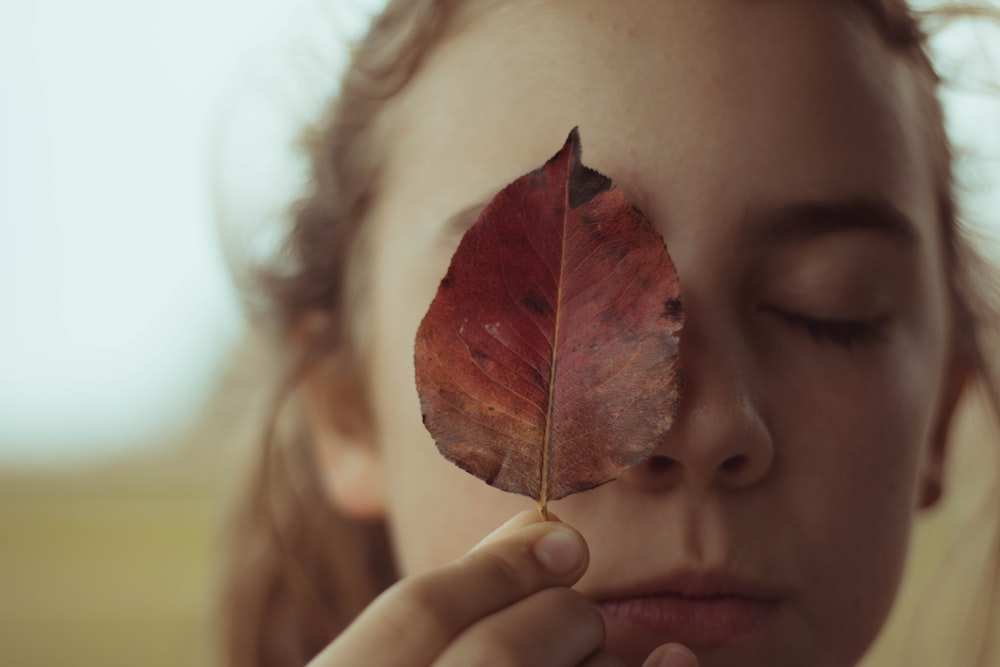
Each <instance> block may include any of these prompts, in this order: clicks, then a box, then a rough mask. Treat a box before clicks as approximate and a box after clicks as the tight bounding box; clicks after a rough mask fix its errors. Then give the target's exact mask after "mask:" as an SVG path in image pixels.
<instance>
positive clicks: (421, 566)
mask: <svg viewBox="0 0 1000 667" xmlns="http://www.w3.org/2000/svg"><path fill="white" fill-rule="evenodd" d="M385 266H386V268H385V269H380V270H379V271H378V272H377V274H376V275H377V276H379V280H380V281H383V282H381V283H380V284H376V285H373V290H372V291H373V295H374V298H373V300H372V304H371V306H372V317H373V323H372V324H373V326H372V337H371V340H370V341H369V345H370V347H369V353H370V359H371V365H370V369H371V376H370V377H371V384H370V387H371V400H372V404H373V407H374V413H375V414H374V417H375V420H376V423H377V424H378V439H379V443H378V446H379V447H380V451H381V454H382V466H383V471H384V478H385V485H386V490H387V491H386V492H387V520H388V523H389V527H390V531H391V534H392V537H393V541H394V546H395V552H396V557H397V562H398V563H399V566H400V568H401V570H402V573H403V574H411V573H413V572H418V571H422V570H426V569H428V568H430V567H435V566H438V565H441V564H444V563H446V562H448V561H450V560H452V559H454V558H457V557H458V556H461V555H462V554H464V553H465V552H467V551H468V550H469V549H470V548H471V547H473V546H474V545H475V544H476V543H478V542H479V541H480V540H481V539H482V538H484V537H485V536H486V535H488V534H489V533H491V532H492V531H493V529H494V528H496V527H497V526H499V525H500V524H502V523H504V522H505V521H506V520H507V519H508V518H510V516H511V515H513V514H515V513H517V512H519V511H521V510H524V509H529V508H531V507H532V506H533V505H534V503H533V501H531V500H529V499H527V498H522V497H520V496H514V495H511V494H508V493H503V492H501V491H498V490H496V489H494V488H492V487H490V486H488V485H487V484H486V483H484V482H482V481H481V480H479V479H478V478H476V477H473V476H472V475H470V474H468V473H466V472H464V471H463V470H461V469H459V468H458V467H456V466H455V465H453V464H452V463H451V462H449V461H447V460H445V459H444V457H442V456H441V454H440V453H439V452H438V450H437V447H436V446H435V444H434V441H433V439H432V438H431V436H430V434H429V433H428V432H427V430H426V429H425V428H424V425H423V421H422V418H421V414H420V400H419V398H418V396H417V390H416V384H415V381H414V366H413V343H414V337H415V335H416V331H417V327H418V325H419V323H420V319H421V318H422V317H423V314H424V312H425V311H426V309H427V307H428V305H429V304H430V301H431V298H432V297H433V295H434V290H435V289H436V287H437V282H438V280H439V278H440V275H443V274H444V269H443V268H442V269H441V274H440V275H438V274H436V273H435V274H434V275H433V276H431V275H430V273H428V274H427V276H426V278H421V279H420V280H413V279H412V277H411V278H410V279H408V280H403V279H402V278H403V276H402V275H400V274H401V271H400V269H398V268H392V267H393V266H395V267H399V266H400V264H393V263H392V262H388V263H386V264H385ZM415 274H416V272H414V273H411V274H410V275H411V276H412V275H415Z"/></svg>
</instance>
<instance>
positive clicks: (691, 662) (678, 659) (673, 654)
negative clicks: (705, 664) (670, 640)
mask: <svg viewBox="0 0 1000 667" xmlns="http://www.w3.org/2000/svg"><path fill="white" fill-rule="evenodd" d="M657 667H698V661H697V660H696V659H695V657H694V656H693V655H692V654H691V652H690V651H688V650H686V649H682V648H680V647H678V646H671V647H670V648H668V649H667V650H666V651H664V653H663V657H662V658H660V663H659V665H657Z"/></svg>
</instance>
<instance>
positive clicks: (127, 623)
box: [0, 0, 1000, 667]
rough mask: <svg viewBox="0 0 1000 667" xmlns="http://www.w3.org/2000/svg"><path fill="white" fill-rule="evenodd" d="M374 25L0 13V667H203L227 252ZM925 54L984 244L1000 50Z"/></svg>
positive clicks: (222, 411) (358, 19)
mask: <svg viewBox="0 0 1000 667" xmlns="http://www.w3.org/2000/svg"><path fill="white" fill-rule="evenodd" d="M381 4H382V2H381V1H380V0H369V1H362V0H346V1H345V0H329V1H327V2H324V1H323V0H240V1H239V2H237V1H236V0H173V1H172V2H170V3H163V2H158V1H153V0H91V1H90V2H87V3H80V2H76V1H75V0H32V1H31V2H23V1H13V0H0V323H2V324H0V665H32V666H34V665H68V664H73V665H103V666H106V667H110V666H115V665H135V664H143V665H147V666H148V667H157V666H159V665H211V664H214V660H215V653H214V651H215V648H214V641H215V638H214V637H215V632H216V630H217V628H216V625H215V620H214V616H213V606H212V604H213V595H214V593H215V591H216V585H217V581H218V576H217V575H218V565H217V563H216V554H217V550H218V548H219V545H220V541H221V533H220V529H221V527H222V526H223V525H224V522H225V516H226V514H225V512H226V503H227V501H228V499H229V498H230V497H231V494H232V491H233V487H234V485H235V484H236V483H237V482H238V480H239V471H240V470H241V469H242V468H243V466H244V459H245V458H246V454H247V453H248V452H249V451H251V450H252V448H253V447H254V445H255V441H254V435H255V434H256V433H259V429H260V427H261V423H262V412H263V409H264V406H265V405H266V399H267V392H268V389H269V387H268V386H266V385H263V384H261V383H260V382H258V381H257V380H259V379H260V374H259V373H257V374H255V372H254V371H255V370H256V369H257V367H259V366H260V364H261V363H262V361H261V356H260V348H259V346H258V345H256V344H255V343H253V342H252V341H251V339H250V337H249V336H248V335H247V323H246V321H245V319H244V318H243V316H242V314H241V311H240V308H239V304H238V298H237V294H236V292H235V290H234V288H233V286H232V284H231V280H230V278H229V274H228V272H227V269H226V264H225V253H224V252H223V249H222V248H223V247H224V246H225V247H226V248H229V249H233V248H235V249H236V250H237V251H238V254H240V255H241V256H243V257H251V258H252V257H255V256H258V254H259V255H260V256H266V255H267V253H268V251H269V250H270V249H272V248H273V246H274V240H275V234H276V231H277V229H278V224H279V222H280V219H281V215H282V210H283V209H284V208H285V207H286V206H287V205H288V203H289V202H290V201H291V200H292V199H294V197H295V195H296V193H298V192H299V191H300V190H301V187H302V183H303V164H302V162H301V160H300V158H299V156H298V155H297V154H296V151H295V148H294V145H293V144H294V140H295V137H296V133H297V131H298V130H299V128H301V127H302V125H303V124H304V123H306V122H307V121H309V120H310V119H311V118H312V117H313V116H314V115H315V113H316V111H317V109H318V108H319V106H320V105H321V104H322V102H323V101H324V100H326V99H327V98H328V97H329V95H331V94H332V93H333V92H334V91H335V87H336V81H337V76H338V74H339V72H340V70H341V68H342V67H343V62H344V57H345V55H346V51H347V44H348V43H349V41H350V39H352V38H353V37H354V36H356V35H358V34H359V33H360V31H361V30H362V29H363V27H364V26H365V25H366V23H367V20H368V17H370V15H371V14H372V12H373V11H376V10H377V8H378V7H379V6H380V5H381ZM935 49H936V53H937V54H938V58H939V59H940V62H941V63H942V67H943V68H944V70H945V71H946V73H949V74H952V75H953V76H955V77H956V78H957V79H958V80H959V81H960V82H961V88H959V89H956V90H951V92H949V94H948V99H947V105H948V114H949V122H950V127H951V131H952V133H953V136H954V137H955V139H956V141H957V142H958V144H959V146H960V147H961V148H962V155H963V162H962V164H961V170H960V176H961V178H962V181H963V183H964V185H965V188H966V202H965V203H966V209H967V210H968V212H969V214H970V217H971V218H973V219H976V220H981V221H983V222H984V223H987V227H986V228H987V229H988V230H991V231H992V233H997V231H998V228H997V227H995V226H994V227H989V226H988V225H989V223H991V222H995V221H1000V215H997V214H996V211H1000V194H998V193H1000V188H998V187H997V185H998V184H1000V169H998V168H997V166H998V158H1000V122H998V121H1000V104H998V97H1000V96H998V95H996V94H995V93H991V92H990V91H989V85H990V79H989V77H990V76H991V73H993V74H996V75H997V76H1000V32H998V31H996V30H993V31H977V30H974V29H972V28H971V27H969V26H965V25H959V26H956V27H953V28H949V29H948V30H947V31H945V32H944V33H942V35H941V36H940V38H938V39H937V40H936V41H935ZM995 80H996V79H995V78H994V79H993V81H994V83H995ZM220 236H221V237H222V238H225V239H226V243H225V244H221V243H220ZM994 254H995V256H998V257H1000V253H994ZM960 428H963V429H967V430H968V431H969V433H970V434H971V437H970V438H967V439H968V440H969V441H971V442H976V441H979V442H980V444H982V440H983V437H978V436H977V434H980V433H986V430H985V429H987V428H988V425H986V424H985V423H984V422H983V421H982V417H981V415H979V414H978V413H976V412H975V410H970V411H969V416H968V417H967V418H966V419H964V420H963V423H962V425H961V426H960ZM986 449H988V447H987V448H986ZM984 455H985V454H984V452H982V451H978V450H975V449H970V450H969V454H968V456H967V457H966V458H960V459H959V461H958V462H957V463H956V465H955V466H953V469H952V470H951V471H950V473H949V474H950V475H952V476H953V477H954V478H955V479H957V480H959V484H958V485H959V486H961V487H963V488H966V489H971V491H970V492H969V493H967V494H966V495H965V496H963V497H961V498H959V499H958V500H956V501H955V502H952V503H951V504H950V505H948V506H947V507H946V508H944V509H943V510H942V511H941V512H939V513H937V515H935V516H934V517H931V519H930V520H929V521H928V522H927V523H926V525H925V526H923V527H922V528H921V534H920V535H919V536H918V539H919V540H922V543H926V545H927V546H925V547H922V549H921V550H920V551H919V552H918V557H917V558H916V559H915V560H914V562H913V564H912V565H911V573H910V574H909V575H908V576H909V577H910V579H911V581H910V582H908V588H907V589H906V592H905V594H904V597H905V599H907V600H909V599H913V598H914V597H915V596H918V595H919V594H920V592H921V591H922V590H924V587H925V586H927V585H933V584H932V583H931V584H928V582H933V574H932V572H933V564H934V563H935V562H937V560H939V559H940V558H941V557H943V556H944V555H945V554H947V553H948V548H949V545H950V544H951V543H952V542H953V541H954V539H955V537H956V536H957V535H959V534H960V533H961V531H962V530H963V526H965V525H966V523H967V520H968V518H969V517H970V516H971V515H972V514H973V513H974V512H975V510H976V507H978V505H977V503H981V498H982V497H985V496H982V494H983V493H985V492H983V491H982V489H983V488H985V487H984V486H983V484H985V481H984V480H979V481H978V482H977V481H976V480H975V476H976V473H977V470H978V471H979V472H981V471H982V469H983V466H982V465H981V461H982V458H981V457H982V456H984ZM994 469H995V468H994ZM977 484H978V486H977ZM977 494H979V495H977ZM907 596H908V597H907ZM908 622H909V619H908V618H906V617H905V614H901V615H899V618H898V619H894V624H896V625H898V626H899V627H900V628H904V627H905V626H906V624H907V623H908ZM901 636H902V635H901V634H899V633H897V634H894V635H891V636H889V637H888V638H887V639H886V640H884V642H883V647H880V649H879V650H880V652H879V653H877V655H876V657H873V659H872V660H873V662H872V664H890V663H889V662H884V663H882V662H878V661H879V660H884V661H888V660H890V659H891V656H894V655H896V653H894V652H898V651H899V650H900V646H901V641H902V640H901V639H899V637H901ZM942 664H944V663H942Z"/></svg>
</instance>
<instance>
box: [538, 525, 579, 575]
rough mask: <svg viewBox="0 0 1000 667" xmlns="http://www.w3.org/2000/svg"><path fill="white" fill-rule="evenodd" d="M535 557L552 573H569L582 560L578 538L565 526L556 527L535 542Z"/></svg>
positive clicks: (575, 568) (576, 567)
mask: <svg viewBox="0 0 1000 667" xmlns="http://www.w3.org/2000/svg"><path fill="white" fill-rule="evenodd" d="M535 557H536V558H538V561H539V562H540V563H541V564H542V566H543V567H545V569H547V570H548V571H549V572H552V573H553V574H569V573H570V572H574V571H576V570H577V569H578V568H579V567H580V564H581V563H582V562H583V544H582V543H581V542H580V538H579V537H578V536H577V535H576V533H573V532H572V531H569V530H567V529H565V528H556V529H555V530H553V531H551V532H549V533H546V534H545V535H544V536H543V537H542V538H541V539H540V540H538V541H537V542H535Z"/></svg>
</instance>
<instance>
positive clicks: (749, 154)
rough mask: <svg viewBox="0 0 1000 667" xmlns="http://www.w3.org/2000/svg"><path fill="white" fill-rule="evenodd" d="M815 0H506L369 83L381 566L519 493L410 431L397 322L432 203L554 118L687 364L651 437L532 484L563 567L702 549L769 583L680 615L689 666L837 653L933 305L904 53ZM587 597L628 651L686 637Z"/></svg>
mask: <svg viewBox="0 0 1000 667" xmlns="http://www.w3.org/2000/svg"><path fill="white" fill-rule="evenodd" d="M844 4H845V3H825V2H787V1H786V2H778V1H771V2H721V1H716V0H711V1H708V2H704V1H698V2H696V1H694V0H676V1H674V2H659V1H654V0H629V1H628V2H620V3H607V2H597V1H596V0H594V1H590V0H587V1H583V2H581V1H579V0H573V1H570V0H559V1H554V2H546V3H536V2H520V3H510V4H505V6H503V7H501V8H499V9H496V10H495V11H491V12H490V13H488V14H487V15H485V16H482V17H479V18H477V19H475V20H474V21H473V22H472V24H471V25H470V26H469V27H468V28H466V29H464V30H462V31H461V32H460V34H458V35H456V36H453V37H451V38H449V39H448V40H447V41H445V42H444V43H443V44H442V45H441V46H440V47H439V48H436V49H435V50H434V51H433V53H432V55H431V57H430V58H429V59H428V60H427V61H426V63H425V64H424V65H423V66H422V68H421V69H420V71H419V73H418V75H417V76H416V78H415V79H414V81H413V82H412V83H411V84H410V85H409V86H408V87H407V88H406V89H405V90H404V92H403V93H402V94H400V95H399V96H398V97H397V98H396V99H394V100H393V101H392V102H391V104H390V106H389V108H388V110H387V113H386V116H385V117H384V118H383V121H384V124H383V125H382V129H383V130H384V133H385V136H384V141H385V142H386V144H385V145H386V146H389V147H391V148H390V150H389V155H388V157H387V162H386V164H385V165H384V171H383V172H382V180H381V181H380V190H379V199H378V202H377V204H376V206H375V209H374V211H373V213H372V219H371V223H372V224H373V225H374V227H373V237H372V244H371V248H372V250H371V252H372V257H371V265H370V271H371V273H370V275H371V280H372V285H371V300H370V303H369V306H368V307H369V308H370V315H371V317H372V325H373V330H372V336H371V338H370V340H369V341H368V344H369V351H370V369H371V386H372V400H373V403H374V411H375V416H376V420H377V424H378V429H379V431H378V436H379V448H380V449H379V452H380V460H381V463H380V465H381V466H382V471H383V474H384V481H385V488H386V497H385V506H386V513H387V516H388V519H389V522H390V526H391V530H392V535H393V537H394V539H395V545H396V549H397V555H398V558H399V563H400V567H401V569H402V570H403V572H404V573H411V572H417V571H420V570H424V569H427V568H430V567H434V566H436V565H439V564H442V563H444V562H446V561H448V560H450V559H453V558H455V557H457V556H459V555H461V554H462V553H464V552H465V551H467V550H468V549H469V548H470V547H471V546H472V545H473V544H475V543H476V542H477V541H479V540H480V539H481V538H482V537H483V536H484V535H486V534H487V533H489V532H490V531H491V530H492V529H493V528H495V527H496V526H498V525H499V524H501V523H502V522H504V521H505V520H506V519H507V518H509V517H510V516H511V515H512V514H514V513H515V512H517V511H520V510H523V509H527V508H531V507H532V506H533V502H532V501H531V500H529V499H526V498H523V497H521V496H514V495H510V494H506V493H503V492H500V491H497V490H495V489H493V488H491V487H489V486H487V485H486V484H484V483H483V482H481V481H479V480H478V479H475V478H473V477H471V476H470V475H468V474H466V473H465V472H462V471H461V470H459V469H458V468H457V467H455V466H453V465H452V464H451V463H448V462H446V461H445V460H444V459H443V458H442V457H441V455H440V454H439V453H438V452H437V449H436V448H435V445H434V442H433V441H432V439H431V437H430V436H429V435H428V433H427V432H426V430H425V429H424V427H423V426H422V424H421V416H420V407H419V401H418V398H417V394H416V389H415V386H414V379H413V378H414V368H413V341H414V335H415V332H416V329H417V326H418V324H419V322H420V320H421V318H422V316H423V314H424V312H425V311H426V309H427V307H428V305H429V304H430V302H431V299H432V298H433V296H434V294H435V290H436V289H437V285H438V282H439V281H440V279H441V278H442V276H443V275H444V273H445V270H446V268H447V266H448V262H449V259H450V257H451V254H452V252H453V251H454V249H455V247H456V246H457V243H458V240H459V235H460V234H456V233H455V231H454V226H455V225H454V222H452V223H450V224H449V222H448V221H449V220H450V219H452V218H453V216H455V214H456V213H457V212H459V211H462V210H465V209H467V208H468V207H470V206H471V205H474V204H476V203H477V202H482V201H484V200H485V199H488V198H489V197H490V196H491V195H492V194H494V193H495V192H497V191H498V190H500V189H501V188H502V187H503V186H505V185H506V184H507V183H508V182H510V181H511V180H513V179H514V178H516V177H518V176H520V175H521V174H523V173H525V172H527V171H529V170H530V169H532V168H534V167H536V166H538V165H540V164H542V163H543V162H544V161H545V160H546V159H548V158H549V157H550V156H551V155H552V154H554V153H555V152H556V151H557V150H558V149H559V148H560V147H561V145H562V142H563V140H564V139H565V137H566V135H567V133H568V132H569V130H570V129H571V128H573V127H574V126H579V127H580V132H581V136H582V139H583V148H584V153H583V160H584V162H585V163H586V164H588V165H589V166H591V167H593V168H595V169H598V170H600V171H602V172H604V173H606V174H607V175H609V176H610V177H611V178H612V179H613V180H614V181H615V182H616V184H618V185H619V186H620V187H621V188H622V189H623V190H624V191H625V193H626V196H628V197H629V198H630V199H631V200H632V201H633V203H635V204H636V205H638V206H639V207H640V208H641V209H643V211H644V212H645V213H646V215H647V217H648V218H649V219H650V221H651V222H652V223H653V225H654V226H655V227H656V228H657V229H658V230H659V231H660V233H661V234H662V235H663V238H664V239H665V241H666V243H667V246H668V248H669V250H670V253H671V255H672V257H673V259H674V262H675V264H676V267H677V270H678V274H679V276H680V279H681V286H682V289H683V301H684V307H685V310H686V325H685V328H684V331H683V333H682V337H681V359H682V365H683V368H684V373H685V378H686V389H685V395H684V399H683V404H682V406H681V410H680V413H679V414H678V416H677V419H676V422H675V425H674V427H673V429H672V430H671V431H670V433H669V434H668V436H667V437H666V439H665V440H664V441H663V442H662V444H661V445H660V446H659V448H658V450H657V451H656V455H657V456H658V457H660V458H659V461H660V462H661V463H663V462H667V463H668V465H658V466H653V465H647V466H640V467H637V468H634V469H631V470H629V471H627V472H626V473H625V475H624V476H622V477H621V478H620V479H619V480H617V481H615V482H612V483H609V484H607V485H605V486H602V487H599V488H597V489H595V490H592V491H588V492H586V493H581V494H578V495H576V496H571V497H569V498H566V499H564V500H561V501H558V502H556V503H553V505H552V509H553V510H554V511H555V512H556V513H557V514H558V515H559V516H560V518H561V519H563V520H564V521H565V522H567V523H569V524H571V525H573V526H575V527H576V528H578V529H579V530H580V531H581V532H582V533H583V535H584V536H585V537H586V538H587V540H588V543H589V545H590V550H591V566H590V569H589V571H588V572H587V574H586V575H585V576H584V578H583V580H582V581H581V582H580V583H579V585H578V589H579V590H580V591H581V592H583V593H584V594H586V595H588V596H591V597H593V598H594V599H595V600H603V599H608V598H615V597H620V596H623V595H641V594H643V593H647V592H648V593H652V592H656V591H657V590H658V587H662V586H665V585H667V584H666V583H664V582H667V581H668V580H669V579H670V578H671V577H672V576H674V575H676V574H677V573H684V572H686V573H696V574H700V573H720V572H721V573H723V574H726V575H731V576H733V577H737V578H739V579H743V580H749V581H751V582H754V583H755V584H756V585H758V586H759V587H761V588H762V589H763V590H764V591H767V593H768V595H770V596H776V597H777V602H776V603H775V604H774V606H773V607H772V608H771V610H770V611H769V612H768V613H767V614H766V617H765V618H764V619H763V621H762V622H761V623H759V624H758V625H757V626H755V628H754V629H753V630H752V631H749V632H744V633H737V634H735V635H733V636H726V637H723V638H722V639H711V640H709V639H704V638H703V640H698V639H697V638H694V639H692V638H688V641H689V642H690V643H693V644H695V646H694V648H695V649H696V652H697V653H698V654H699V657H700V658H701V660H702V664H703V665H705V666H706V667H719V666H722V665H730V666H732V667H748V666H750V665H761V666H764V665H766V666H768V667H781V666H792V665H795V666H801V665H814V666H832V665H849V664H853V663H854V662H855V661H856V660H857V659H858V658H859V656H860V655H861V654H862V653H863V651H864V650H865V649H866V647H867V646H868V645H869V643H870V641H871V640H872V639H873V637H874V635H875V634H876V633H877V631H878V628H879V627H880V625H881V623H882V621H883V619H884V618H885V616H886V614H887V613H888V610H889V608H890V605H891V601H892V599H893V595H894V592H895V589H896V587H897V583H898V579H899V576H900V573H901V569H902V566H903V561H904V555H905V551H906V547H907V540H908V533H909V526H910V521H911V518H912V516H913V513H914V511H915V509H916V508H917V507H918V506H919V504H920V500H919V498H920V495H921V480H922V479H923V475H924V471H925V469H926V468H927V467H928V466H930V465H932V463H933V461H935V460H936V459H935V457H936V456H938V457H939V455H940V452H938V451H937V450H936V449H935V447H934V445H935V443H936V442H937V441H938V437H937V433H938V430H939V429H938V427H939V426H940V423H941V421H942V419H943V417H942V410H941V405H942V403H943V395H944V390H943V387H945V386H946V384H947V383H946V380H947V378H946V372H947V362H948V359H947V356H948V355H947V354H946V350H947V349H948V341H949V330H948V326H947V322H948V319H949V318H948V301H947V292H946V288H945V285H946V282H945V276H944V270H943V265H942V251H941V244H940V240H939V235H938V226H937V220H936V208H935V197H934V184H933V182H932V170H931V167H930V164H931V156H930V153H929V148H928V144H927V141H926V139H925V136H924V134H923V132H922V131H921V118H922V116H921V109H920V103H919V100H920V96H919V94H918V90H917V88H918V83H917V81H915V78H914V76H913V73H912V71H911V69H909V67H908V66H907V65H906V64H905V63H904V62H903V61H902V60H901V59H900V58H898V57H896V56H893V55H891V54H890V53H889V51H888V48H887V47H886V46H885V45H884V44H883V42H882V40H881V39H880V38H879V37H878V35H877V34H876V33H875V31H874V29H873V28H872V27H871V26H870V25H869V24H868V21H867V19H866V17H864V16H862V15H860V14H859V15H857V16H855V15H853V14H851V15H848V13H847V10H846V9H845V7H844ZM831 210H833V211H836V214H835V215H830V214H829V211H831ZM824 211H825V212H824ZM471 221H472V220H471V219H469V220H468V221H467V223H471ZM831 321H832V322H833V323H832V324H831V323H830V322H831ZM935 452H936V453H935ZM606 616H607V619H606V620H607V626H608V642H609V647H610V648H611V649H612V650H614V651H616V652H617V653H618V654H619V655H620V656H621V657H622V658H623V659H625V660H626V662H627V663H628V664H640V663H641V660H642V658H643V657H644V656H645V655H646V653H647V652H648V651H649V650H651V649H652V648H654V647H655V646H657V645H659V644H661V643H663V642H665V641H667V640H673V639H682V640H683V639H685V638H683V637H681V638H678V637H670V636H664V634H663V633H661V632H659V631H657V630H656V629H655V628H650V627H645V626H640V625H635V624H633V623H629V622H626V621H624V620H623V619H621V618H619V617H618V616H616V615H615V614H613V613H610V612H609V613H608V614H607V615H606Z"/></svg>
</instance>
